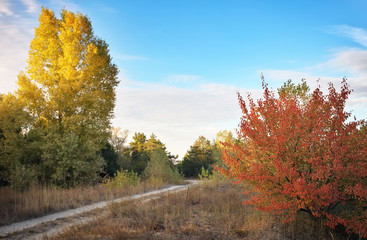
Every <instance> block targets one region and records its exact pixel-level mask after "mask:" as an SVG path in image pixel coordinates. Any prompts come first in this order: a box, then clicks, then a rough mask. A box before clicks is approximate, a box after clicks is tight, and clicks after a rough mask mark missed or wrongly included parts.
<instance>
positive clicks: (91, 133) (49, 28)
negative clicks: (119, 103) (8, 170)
mask: <svg viewBox="0 0 367 240" xmlns="http://www.w3.org/2000/svg"><path fill="white" fill-rule="evenodd" d="M117 74H118V69H117V67H116V65H115V64H113V63H112V59H111V57H110V55H109V50H108V45H107V44H106V43H105V42H104V41H103V40H101V39H99V38H97V37H96V36H94V34H93V30H92V25H91V22H90V20H89V19H88V18H87V17H86V16H84V15H82V14H80V13H78V14H75V13H72V12H70V11H67V10H62V12H61V18H60V19H58V18H57V17H56V16H55V14H54V12H53V11H51V10H49V9H46V8H42V12H41V14H40V16H39V26H38V27H37V28H35V36H34V39H33V40H32V42H31V44H30V50H29V58H28V66H27V67H26V69H25V71H24V72H22V73H21V74H20V75H19V77H18V86H19V88H18V90H17V96H18V97H19V99H20V100H21V101H22V102H23V103H24V104H25V105H26V109H27V111H28V112H29V113H30V114H31V115H32V116H33V117H34V119H35V121H34V123H33V126H34V127H39V128H42V129H46V132H48V134H47V136H46V138H48V139H46V140H47V141H46V142H47V144H46V145H45V148H44V154H43V158H44V160H45V164H44V166H45V167H44V175H45V176H46V178H47V176H48V177H50V178H51V180H53V181H54V182H56V183H57V184H59V185H60V184H61V185H65V184H64V181H66V182H68V183H67V184H66V185H67V186H70V185H73V184H76V183H79V182H85V181H90V179H91V176H86V175H85V174H86V173H85V172H84V171H79V173H78V171H77V170H75V169H84V170H86V169H88V171H90V172H91V173H90V174H94V175H96V174H97V173H98V171H99V170H100V169H101V165H102V164H103V161H102V159H101V158H100V157H99V156H97V152H98V151H99V150H100V148H101V143H103V142H104V141H107V138H108V135H109V129H110V119H111V118H112V116H113V109H114V104H115V87H116V86H117V84H118V80H117ZM67 139H69V140H70V141H68V140H67ZM69 145H72V146H69ZM55 148H59V149H55ZM60 149H61V150H60ZM62 149H64V150H65V151H66V150H68V151H69V152H68V153H65V151H63V150H62ZM70 149H74V152H70ZM77 151H79V152H77ZM83 151H84V153H86V152H88V154H83ZM90 153H93V154H94V156H91V154H90ZM93 154H92V155H93ZM83 156H85V157H83ZM67 158H71V159H67ZM77 158H78V159H77ZM80 158H82V159H80ZM83 158H84V159H83ZM77 161H78V163H76V162H77ZM63 162H64V163H65V162H70V164H69V165H67V166H65V165H62V163H63ZM60 164H61V165H62V166H60ZM75 164H76V165H75ZM87 165H93V167H91V166H90V167H89V168H86V167H87ZM60 169H64V170H62V171H59V170H60ZM66 173H67V174H66ZM63 174H64V175H65V174H66V175H69V176H68V177H66V176H63ZM87 175H88V174H87ZM83 176H84V177H83Z"/></svg>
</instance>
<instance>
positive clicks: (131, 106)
mask: <svg viewBox="0 0 367 240" xmlns="http://www.w3.org/2000/svg"><path fill="white" fill-rule="evenodd" d="M126 82H128V84H125V85H121V86H120V87H119V88H118V90H117V103H116V108H115V116H116V117H115V119H114V125H116V126H119V127H121V128H122V129H128V130H129V131H130V133H132V134H133V133H134V132H143V133H145V134H146V135H148V136H149V135H150V134H151V133H155V134H156V135H157V136H158V138H160V139H161V140H162V142H164V143H166V146H167V148H168V150H169V151H171V152H172V153H173V154H179V155H180V158H182V157H183V155H184V154H185V152H186V151H187V150H188V149H189V147H190V146H191V145H192V144H193V142H194V141H195V140H196V138H197V137H199V136H200V135H203V136H205V137H207V138H208V139H210V140H212V139H214V138H215V135H216V133H217V132H218V131H220V130H223V129H226V130H232V131H233V130H234V129H235V128H237V125H238V123H239V122H240V117H241V110H240V108H239V106H238V102H237V95H236V92H237V91H240V92H241V93H245V94H247V93H248V92H252V90H246V89H236V88H235V87H232V86H228V85H224V84H223V85H214V84H210V85H200V86H199V87H198V88H196V89H181V88H174V87H170V86H167V85H161V84H144V83H138V82H133V81H126ZM132 86H133V87H132ZM137 86H138V87H137ZM253 92H256V91H253ZM255 95H257V93H255Z"/></svg>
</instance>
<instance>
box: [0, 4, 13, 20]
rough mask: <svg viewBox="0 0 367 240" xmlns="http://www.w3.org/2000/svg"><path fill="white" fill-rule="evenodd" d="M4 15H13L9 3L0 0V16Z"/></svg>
mask: <svg viewBox="0 0 367 240" xmlns="http://www.w3.org/2000/svg"><path fill="white" fill-rule="evenodd" d="M4 15H6V16H14V12H13V11H12V10H11V4H10V2H9V1H8V0H1V4H0V17H2V16H4Z"/></svg>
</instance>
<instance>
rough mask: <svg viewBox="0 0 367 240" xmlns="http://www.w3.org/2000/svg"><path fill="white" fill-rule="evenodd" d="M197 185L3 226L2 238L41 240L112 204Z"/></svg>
mask: <svg viewBox="0 0 367 240" xmlns="http://www.w3.org/2000/svg"><path fill="white" fill-rule="evenodd" d="M196 184H198V182H197V181H194V180H191V181H190V184H188V185H175V186H170V187H167V188H163V189H160V190H156V191H151V192H147V193H142V194H137V195H133V196H127V197H122V198H118V199H115V200H112V201H103V202H98V203H94V204H91V205H87V206H83V207H80V208H75V209H70V210H66V211H63V212H58V213H54V214H50V215H46V216H43V217H39V218H34V219H30V220H26V221H22V222H18V223H13V224H11V225H8V226H2V227H0V238H8V239H40V238H42V237H43V236H46V235H47V236H51V235H54V234H57V233H59V232H61V231H62V230H63V229H65V228H66V227H70V226H73V225H76V224H83V223H86V222H88V221H91V220H93V219H94V218H96V217H98V216H100V215H101V214H103V213H104V212H105V211H104V210H103V208H105V207H106V206H107V205H108V204H110V203H113V202H122V201H128V200H134V199H143V198H147V199H151V198H154V197H156V196H155V195H157V194H163V193H168V192H178V191H183V190H186V189H188V188H189V187H190V186H193V185H196ZM98 209H99V210H98Z"/></svg>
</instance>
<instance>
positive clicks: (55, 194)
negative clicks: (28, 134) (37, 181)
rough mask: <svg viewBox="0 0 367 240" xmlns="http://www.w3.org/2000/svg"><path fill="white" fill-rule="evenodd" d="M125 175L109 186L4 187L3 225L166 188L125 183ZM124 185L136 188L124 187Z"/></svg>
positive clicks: (0, 193)
mask: <svg viewBox="0 0 367 240" xmlns="http://www.w3.org/2000/svg"><path fill="white" fill-rule="evenodd" d="M124 174H125V173H122V174H119V175H118V177H117V180H116V181H114V180H108V181H107V182H106V183H104V184H101V185H97V186H79V187H75V188H71V189H60V188H56V187H54V186H41V185H33V186H31V187H30V188H29V189H28V190H26V191H24V192H19V191H15V190H13V189H12V188H10V187H2V188H0V225H8V224H11V223H13V222H18V221H21V220H26V219H31V218H34V217H39V216H43V215H46V214H49V213H53V212H57V211H62V210H66V209H71V208H76V207H81V206H84V205H87V204H91V203H95V202H99V201H104V200H112V199H115V198H118V197H123V196H128V195H133V194H136V193H142V192H146V191H149V190H153V189H158V188H160V187H163V186H164V184H161V183H157V182H149V181H143V182H140V181H138V180H137V179H126V175H124ZM129 177H131V176H128V178H129ZM123 181H130V183H132V182H134V183H136V184H123Z"/></svg>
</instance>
